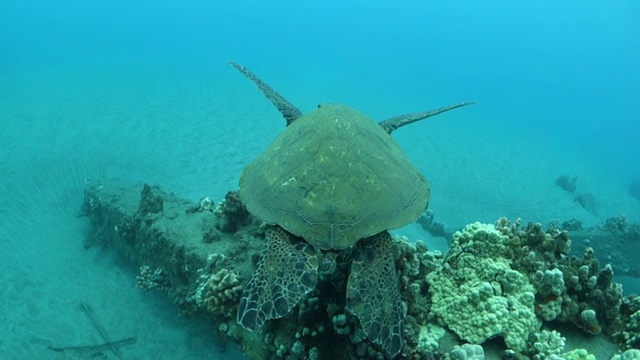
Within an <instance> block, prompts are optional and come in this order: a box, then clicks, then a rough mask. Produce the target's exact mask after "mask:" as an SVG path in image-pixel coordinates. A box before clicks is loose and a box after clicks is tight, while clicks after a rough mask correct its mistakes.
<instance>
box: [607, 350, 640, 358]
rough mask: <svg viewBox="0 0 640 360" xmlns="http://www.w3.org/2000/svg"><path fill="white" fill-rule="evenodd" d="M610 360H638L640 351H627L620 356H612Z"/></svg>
mask: <svg viewBox="0 0 640 360" xmlns="http://www.w3.org/2000/svg"><path fill="white" fill-rule="evenodd" d="M611 360H640V350H638V349H629V350H627V351H625V352H623V353H622V354H618V355H614V356H613V357H612V358H611Z"/></svg>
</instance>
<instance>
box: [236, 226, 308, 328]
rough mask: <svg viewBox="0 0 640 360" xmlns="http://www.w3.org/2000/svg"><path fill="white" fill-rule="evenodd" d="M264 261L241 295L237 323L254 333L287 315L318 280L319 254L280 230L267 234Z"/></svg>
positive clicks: (273, 230) (260, 263) (269, 230)
mask: <svg viewBox="0 0 640 360" xmlns="http://www.w3.org/2000/svg"><path fill="white" fill-rule="evenodd" d="M265 237H266V241H265V243H264V247H263V251H262V257H261V258H260V260H259V261H258V264H257V266H256V270H255V271H254V273H253V275H252V276H251V279H250V280H249V282H248V283H247V285H246V286H245V288H244V290H243V291H242V297H241V299H240V306H239V308H238V319H237V320H238V323H239V324H240V325H242V327H244V328H245V329H247V330H251V331H255V330H257V329H258V328H260V327H261V326H262V325H264V323H265V322H266V321H267V320H270V319H278V318H281V317H283V316H285V315H286V314H288V313H289V312H290V311H291V310H292V309H293V308H294V307H295V306H296V304H298V302H299V301H300V299H302V297H303V296H304V295H306V294H307V293H308V292H310V291H311V290H313V289H314V288H315V286H316V282H317V280H318V256H317V253H316V250H315V249H314V247H313V246H311V245H310V244H309V243H307V242H305V241H304V240H302V239H300V238H298V237H295V236H293V235H291V234H290V233H288V232H286V231H285V230H283V229H282V228H281V227H279V226H274V227H270V228H269V229H268V230H267V231H266V234H265Z"/></svg>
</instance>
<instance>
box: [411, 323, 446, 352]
mask: <svg viewBox="0 0 640 360" xmlns="http://www.w3.org/2000/svg"><path fill="white" fill-rule="evenodd" d="M444 334H445V330H444V329H443V328H441V327H440V326H438V325H434V324H426V325H423V326H421V327H420V334H418V345H417V346H416V349H419V350H424V351H427V352H433V351H436V350H437V349H438V342H439V341H440V339H441V338H442V337H443V336H444Z"/></svg>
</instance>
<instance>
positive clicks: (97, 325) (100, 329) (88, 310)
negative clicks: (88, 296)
mask: <svg viewBox="0 0 640 360" xmlns="http://www.w3.org/2000/svg"><path fill="white" fill-rule="evenodd" d="M80 307H81V308H82V310H84V312H85V314H87V317H88V318H89V320H91V322H92V323H93V326H94V327H95V328H96V329H98V332H100V335H101V336H102V340H104V341H105V345H107V346H109V348H110V349H111V351H113V353H114V354H115V355H116V357H117V358H118V359H120V358H122V354H120V350H118V348H117V347H115V346H114V345H113V343H112V342H111V339H109V335H107V332H106V331H104V328H103V327H102V325H101V324H100V323H99V322H98V320H97V319H96V317H95V315H94V314H93V309H91V306H89V304H87V303H85V302H81V303H80Z"/></svg>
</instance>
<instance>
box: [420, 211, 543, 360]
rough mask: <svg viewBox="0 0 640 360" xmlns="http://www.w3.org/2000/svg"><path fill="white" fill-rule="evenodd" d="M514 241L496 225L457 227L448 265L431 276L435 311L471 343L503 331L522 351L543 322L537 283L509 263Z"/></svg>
mask: <svg viewBox="0 0 640 360" xmlns="http://www.w3.org/2000/svg"><path fill="white" fill-rule="evenodd" d="M512 245H513V244H512V243H511V242H510V238H509V237H508V236H505V235H503V234H502V233H501V232H499V231H498V230H496V228H495V227H494V226H493V225H487V224H480V223H474V224H470V225H467V226H466V227H465V228H464V229H463V230H462V231H461V232H456V233H455V234H454V236H453V243H452V245H451V250H450V252H449V254H448V255H447V257H446V258H445V261H444V264H442V265H441V266H440V267H439V268H437V269H436V270H435V271H433V272H431V273H430V274H428V275H427V281H428V282H429V284H430V287H429V293H430V295H431V301H432V304H433V305H432V312H431V316H432V317H433V318H435V319H436V320H437V321H438V322H439V323H440V324H442V325H444V326H447V327H449V328H450V329H451V330H453V331H454V332H456V333H457V334H458V335H459V336H460V337H461V338H463V339H464V340H467V341H469V342H471V343H475V344H479V343H482V342H484V341H485V340H487V339H488V338H491V337H495V336H501V337H504V339H505V342H506V344H507V346H509V347H510V348H512V349H514V350H516V351H522V350H524V349H525V348H526V341H527V338H528V337H529V335H530V334H532V333H535V332H536V331H537V330H538V329H539V327H540V321H539V320H538V319H537V318H536V315H535V312H534V300H535V296H534V292H535V289H534V287H533V286H532V285H531V284H530V283H529V280H528V278H527V277H526V276H524V275H523V274H521V273H519V272H518V271H515V270H513V269H512V268H511V267H510V265H509V260H508V258H509V257H511V256H513V247H512Z"/></svg>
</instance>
